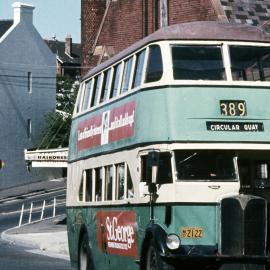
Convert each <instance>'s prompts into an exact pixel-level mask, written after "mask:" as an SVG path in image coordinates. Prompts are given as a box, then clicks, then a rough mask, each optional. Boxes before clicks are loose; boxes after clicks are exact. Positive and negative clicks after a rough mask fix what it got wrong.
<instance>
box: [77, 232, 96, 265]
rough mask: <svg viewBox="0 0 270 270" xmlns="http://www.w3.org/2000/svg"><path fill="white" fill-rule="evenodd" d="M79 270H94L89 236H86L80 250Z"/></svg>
mask: <svg viewBox="0 0 270 270" xmlns="http://www.w3.org/2000/svg"><path fill="white" fill-rule="evenodd" d="M78 266H79V267H78V269H79V270H93V266H92V260H91V252H90V247H89V240H88V236H87V234H84V235H83V237H82V240H81V244H80V249H79V265H78Z"/></svg>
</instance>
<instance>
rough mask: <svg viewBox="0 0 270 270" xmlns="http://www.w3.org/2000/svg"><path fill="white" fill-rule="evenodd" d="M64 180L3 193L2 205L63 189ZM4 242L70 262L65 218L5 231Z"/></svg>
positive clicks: (0, 195)
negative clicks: (6, 202)
mask: <svg viewBox="0 0 270 270" xmlns="http://www.w3.org/2000/svg"><path fill="white" fill-rule="evenodd" d="M65 185H66V181H65V179H58V180H55V181H44V182H39V183H34V184H29V185H26V186H22V187H17V188H13V189H8V190H4V191H0V202H3V201H6V200H9V199H16V198H18V197H24V196H29V193H30V194H38V193H43V192H48V191H51V190H57V189H61V188H64V187H65ZM1 238H2V239H3V240H5V241H8V242H9V243H11V244H15V245H21V246H24V247H26V248H27V249H28V251H30V252H33V253H38V254H42V255H46V256H50V257H56V258H60V259H65V260H69V251H68V240H67V227H66V216H65V215H61V216H56V217H54V218H49V219H44V220H42V221H38V222H34V223H31V224H26V225H22V226H21V227H14V228H11V229H8V230H6V231H4V232H3V233H2V234H1Z"/></svg>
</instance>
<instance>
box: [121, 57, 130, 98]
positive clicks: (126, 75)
mask: <svg viewBox="0 0 270 270" xmlns="http://www.w3.org/2000/svg"><path fill="white" fill-rule="evenodd" d="M132 59H133V58H132V57H130V58H129V59H128V60H126V61H125V66H124V75H123V82H122V87H121V93H125V92H127V91H128V88H129V81H130V75H131V67H132Z"/></svg>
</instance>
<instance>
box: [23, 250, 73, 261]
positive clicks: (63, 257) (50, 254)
mask: <svg viewBox="0 0 270 270" xmlns="http://www.w3.org/2000/svg"><path fill="white" fill-rule="evenodd" d="M26 251H27V252H29V253H34V254H38V255H43V256H47V257H52V258H57V259H61V260H66V261H69V260H70V258H69V256H68V255H64V254H59V253H54V252H51V251H47V250H40V249H28V250H26Z"/></svg>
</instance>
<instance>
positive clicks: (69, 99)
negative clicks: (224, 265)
mask: <svg viewBox="0 0 270 270" xmlns="http://www.w3.org/2000/svg"><path fill="white" fill-rule="evenodd" d="M78 89H79V82H78V81H74V80H73V79H72V78H70V77H69V76H58V77H57V84H56V111H53V112H49V113H48V114H47V115H46V116H45V126H44V129H43V130H42V133H41V139H40V142H39V144H38V148H43V149H44V148H58V147H68V140H69V132H70V126H71V118H72V112H73V108H74V104H75V101H76V96H77V92H78Z"/></svg>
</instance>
